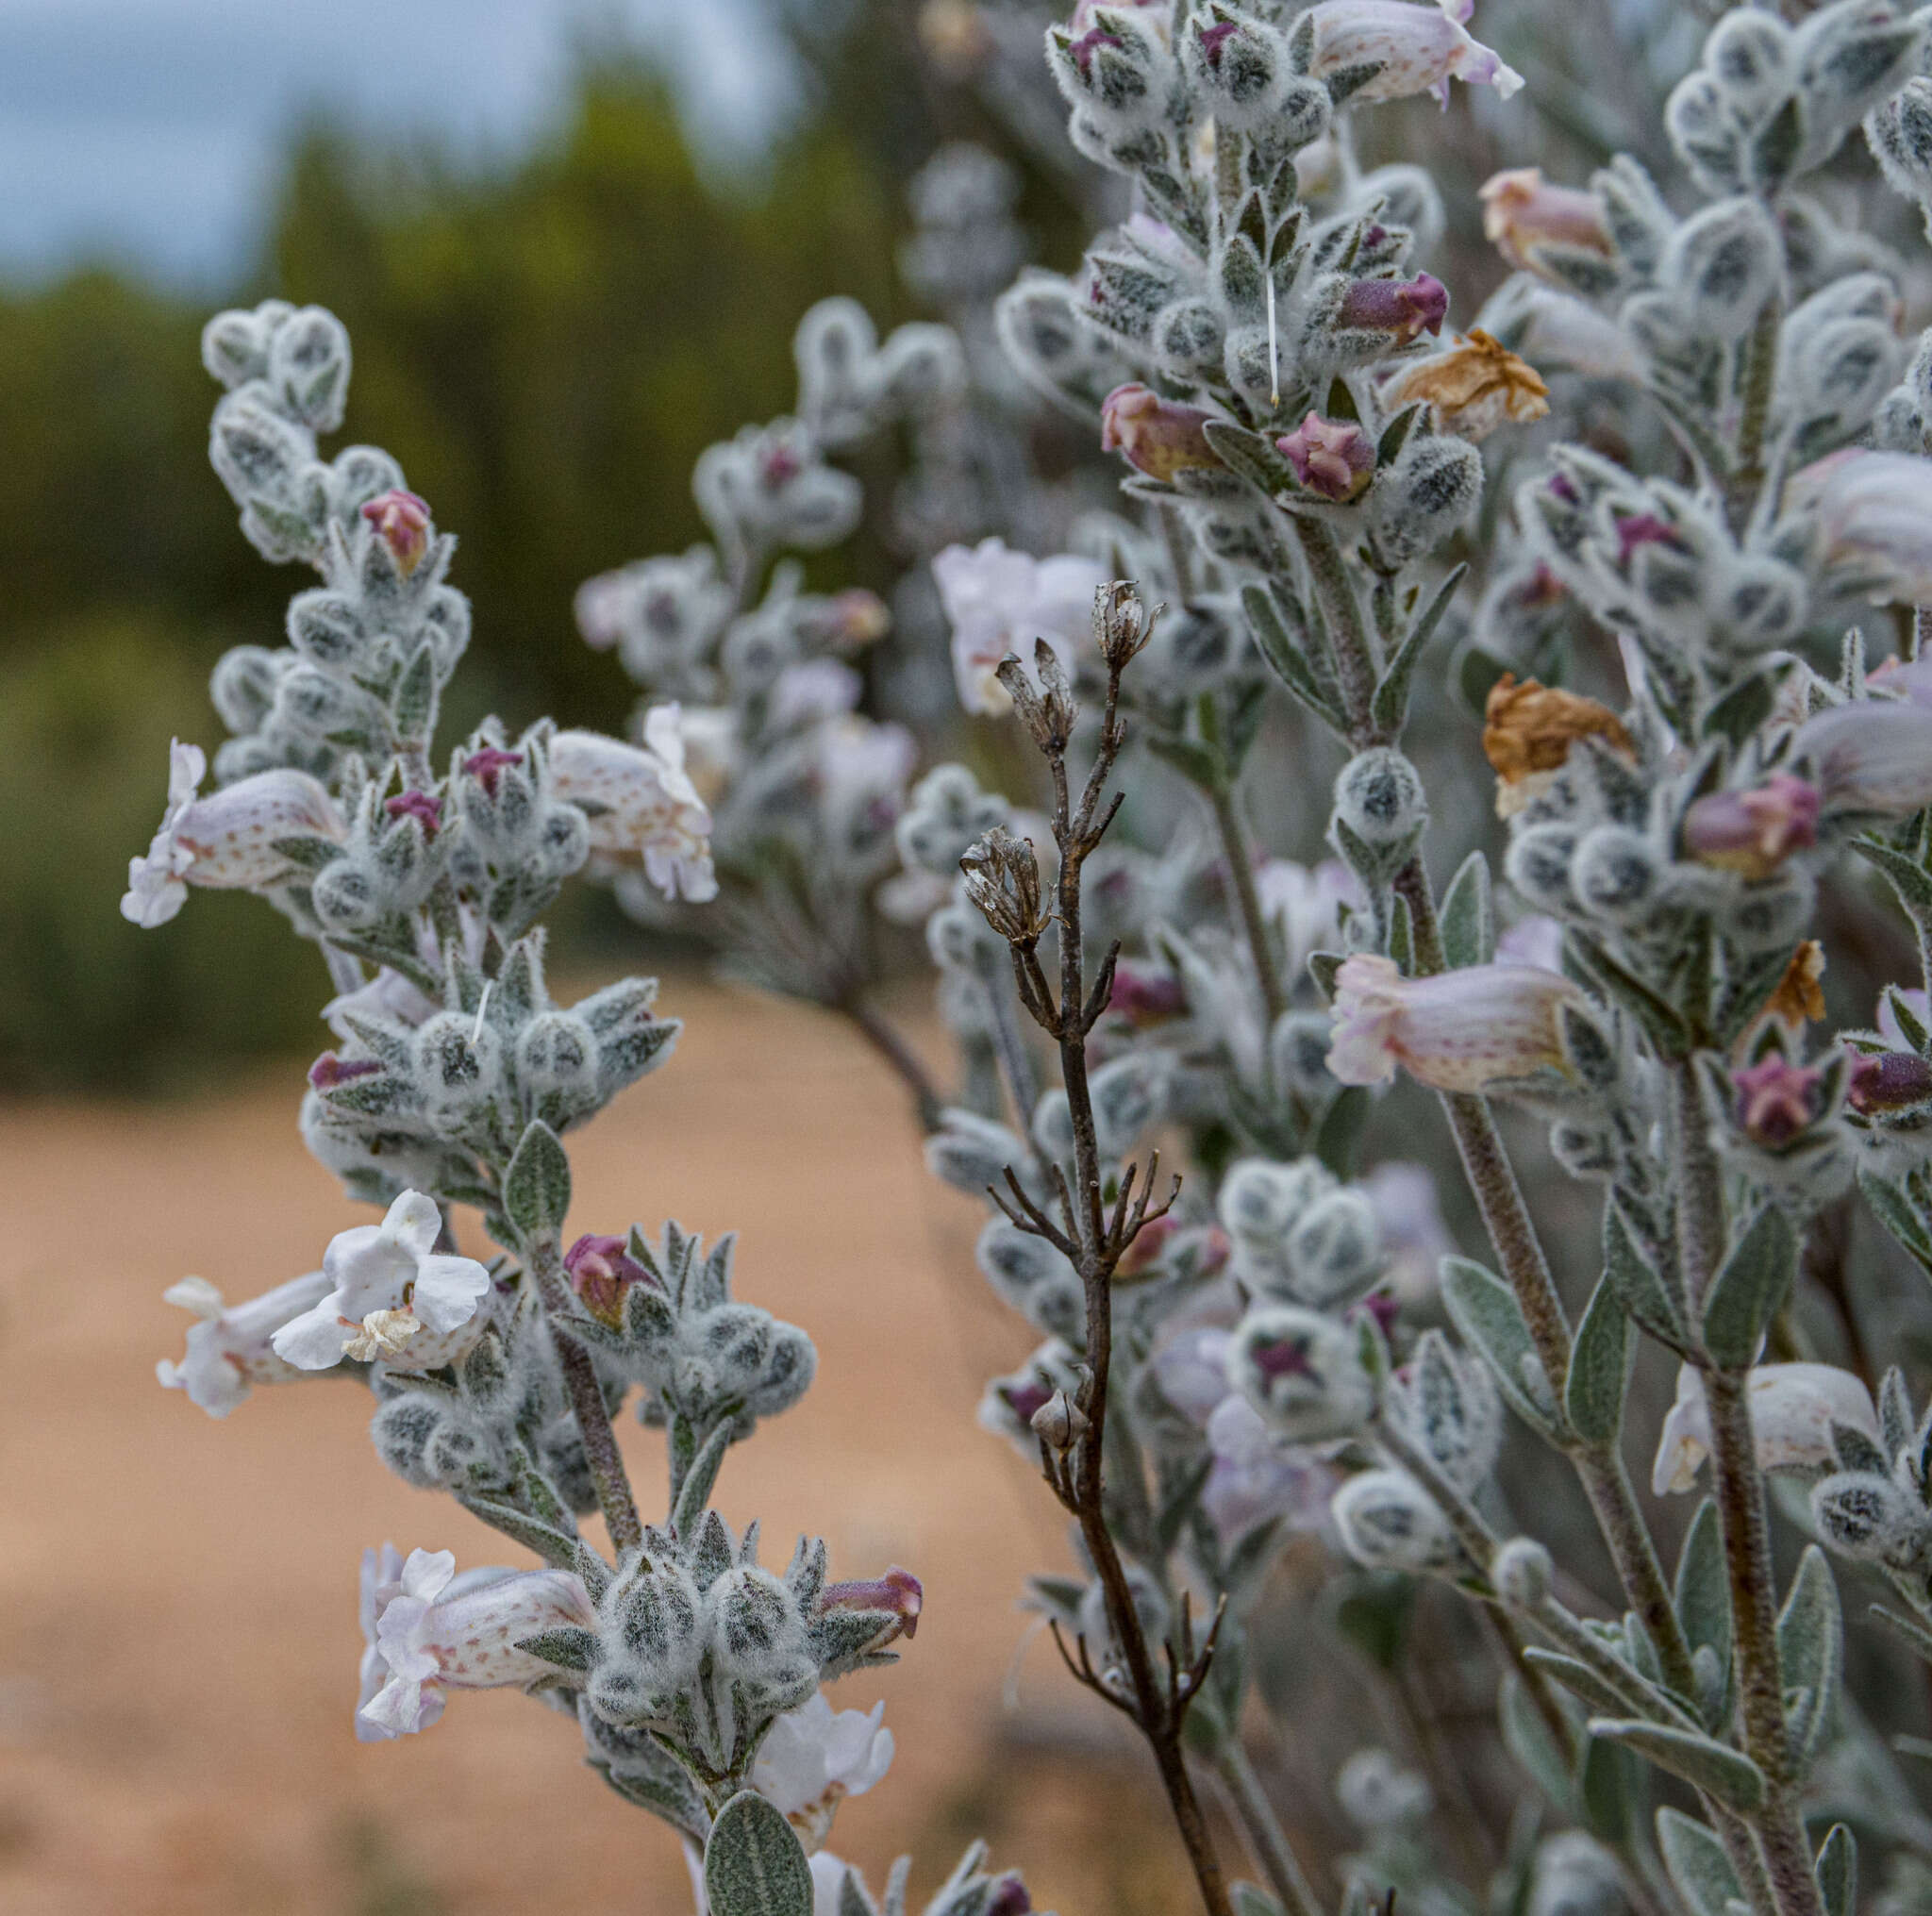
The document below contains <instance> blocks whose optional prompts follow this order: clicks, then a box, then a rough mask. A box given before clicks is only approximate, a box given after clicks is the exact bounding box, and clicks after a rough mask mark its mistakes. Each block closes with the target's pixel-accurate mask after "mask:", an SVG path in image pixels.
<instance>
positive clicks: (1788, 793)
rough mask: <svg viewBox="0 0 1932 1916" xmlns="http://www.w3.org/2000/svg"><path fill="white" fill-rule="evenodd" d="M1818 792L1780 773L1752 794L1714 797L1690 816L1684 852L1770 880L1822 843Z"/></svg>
mask: <svg viewBox="0 0 1932 1916" xmlns="http://www.w3.org/2000/svg"><path fill="white" fill-rule="evenodd" d="M1819 803H1820V800H1819V793H1818V789H1817V787H1816V786H1813V785H1807V783H1806V782H1805V780H1804V779H1802V778H1794V777H1793V776H1792V775H1791V774H1790V773H1789V772H1774V773H1773V774H1772V775H1771V776H1770V777H1769V778H1768V779H1766V780H1765V782H1764V783H1763V784H1762V785H1760V786H1757V788H1756V789H1755V790H1753V791H1712V792H1709V793H1707V795H1706V796H1704V797H1703V798H1700V799H1698V800H1697V802H1696V803H1695V804H1694V805H1692V806H1691V808H1690V810H1689V811H1687V812H1686V813H1685V814H1684V849H1685V850H1686V851H1687V852H1689V853H1690V854H1691V857H1692V858H1695V859H1696V860H1697V861H1698V862H1699V863H1700V864H1705V865H1716V866H1719V867H1721V868H1722V869H1724V870H1726V871H1732V872H1741V873H1742V874H1743V875H1744V876H1745V877H1747V878H1768V877H1770V876H1771V875H1772V874H1773V873H1774V871H1776V870H1777V868H1778V867H1779V866H1780V865H1781V864H1783V863H1784V861H1785V860H1786V859H1787V858H1790V856H1791V854H1792V853H1793V852H1801V851H1807V850H1809V849H1810V847H1811V846H1813V845H1815V844H1816V843H1817V842H1818V810H1819Z"/></svg>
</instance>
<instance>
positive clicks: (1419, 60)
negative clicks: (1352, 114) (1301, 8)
mask: <svg viewBox="0 0 1932 1916" xmlns="http://www.w3.org/2000/svg"><path fill="white" fill-rule="evenodd" d="M1473 10H1474V0H1443V4H1442V5H1441V7H1440V8H1436V7H1426V6H1416V5H1414V4H1412V0H1322V4H1321V5H1320V6H1318V7H1311V8H1309V9H1308V11H1307V13H1305V14H1303V15H1302V16H1301V20H1300V21H1298V22H1297V23H1296V25H1297V26H1298V27H1299V26H1301V25H1303V24H1304V23H1307V22H1312V23H1313V28H1314V36H1315V40H1314V48H1313V52H1312V55H1311V58H1310V60H1309V65H1308V72H1309V74H1310V75H1311V76H1312V77H1314V78H1316V79H1321V78H1323V77H1324V76H1325V75H1329V74H1334V73H1341V72H1344V71H1346V70H1348V69H1350V68H1353V67H1362V66H1375V67H1379V68H1380V69H1381V71H1380V72H1379V73H1377V74H1376V75H1375V76H1374V78H1373V79H1372V80H1370V81H1369V82H1368V83H1367V84H1366V85H1365V86H1362V87H1360V88H1358V89H1357V91H1356V92H1353V93H1351V94H1350V95H1349V98H1350V99H1351V100H1352V101H1354V100H1363V101H1367V100H1400V99H1406V98H1407V96H1408V95H1409V94H1411V93H1433V94H1435V96H1436V98H1437V100H1438V101H1440V102H1441V105H1443V106H1445V107H1446V106H1447V105H1448V104H1449V82H1450V81H1451V80H1452V79H1458V80H1461V81H1462V82H1463V83H1464V84H1465V85H1466V86H1472V87H1476V86H1489V87H1494V88H1495V90H1496V92H1497V93H1498V94H1499V95H1500V96H1501V97H1502V98H1503V99H1506V100H1507V98H1508V97H1509V96H1510V94H1512V93H1513V92H1516V90H1517V89H1518V88H1519V87H1521V86H1522V84H1523V75H1521V74H1519V73H1517V72H1516V71H1515V70H1514V69H1513V68H1511V67H1507V66H1505V65H1504V64H1503V61H1502V59H1501V58H1499V57H1498V56H1497V55H1496V54H1495V53H1494V52H1492V51H1491V49H1490V48H1489V47H1487V46H1484V45H1483V44H1482V43H1481V42H1479V41H1476V40H1473V39H1471V38H1470V34H1469V29H1468V28H1467V27H1466V26H1465V25H1463V23H1464V22H1465V21H1466V20H1467V19H1468V18H1469V16H1470V14H1471V12H1472V11H1473Z"/></svg>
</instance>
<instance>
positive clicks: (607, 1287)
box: [563, 1232, 659, 1330]
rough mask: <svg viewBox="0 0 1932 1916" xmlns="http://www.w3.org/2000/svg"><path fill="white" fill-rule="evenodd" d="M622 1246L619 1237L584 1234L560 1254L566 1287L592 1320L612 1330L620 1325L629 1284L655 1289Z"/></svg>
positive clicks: (652, 1281) (651, 1279)
mask: <svg viewBox="0 0 1932 1916" xmlns="http://www.w3.org/2000/svg"><path fill="white" fill-rule="evenodd" d="M563 1268H564V1271H565V1273H566V1274H567V1275H569V1277H570V1288H571V1289H572V1290H573V1291H575V1292H576V1294H577V1297H578V1299H579V1301H580V1302H581V1303H582V1305H583V1307H584V1308H585V1309H586V1310H588V1311H589V1312H590V1313H591V1316H592V1317H594V1318H596V1319H597V1320H598V1321H599V1322H600V1323H603V1324H608V1325H610V1327H611V1328H612V1329H613V1330H615V1329H616V1328H617V1327H618V1326H619V1325H622V1324H623V1322H624V1298H625V1292H626V1291H628V1290H629V1289H630V1287H631V1286H632V1285H633V1284H649V1285H651V1286H652V1288H653V1289H658V1288H659V1287H658V1285H657V1282H656V1280H655V1279H654V1278H653V1277H652V1275H651V1274H650V1273H649V1272H648V1271H646V1270H645V1269H644V1267H643V1266H642V1265H641V1264H640V1263H639V1262H638V1260H637V1259H636V1258H633V1257H632V1256H631V1255H630V1254H629V1252H628V1251H626V1250H625V1240H624V1239H623V1238H609V1237H596V1236H593V1235H591V1234H590V1233H588V1232H587V1233H586V1234H585V1235H584V1236H583V1237H581V1238H579V1239H578V1240H577V1241H576V1242H575V1243H574V1244H573V1245H572V1246H571V1247H570V1249H569V1250H568V1251H566V1252H565V1253H564V1254H563Z"/></svg>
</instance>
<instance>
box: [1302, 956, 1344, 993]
mask: <svg viewBox="0 0 1932 1916" xmlns="http://www.w3.org/2000/svg"><path fill="white" fill-rule="evenodd" d="M1346 962H1347V960H1346V959H1345V958H1343V957H1342V955H1341V953H1340V952H1339V951H1314V952H1310V953H1309V954H1308V976H1309V977H1311V978H1312V979H1314V981H1315V989H1316V991H1320V992H1321V994H1322V996H1323V997H1324V999H1325V1000H1326V1001H1327V1002H1328V1003H1329V1004H1331V1005H1332V1004H1333V1003H1334V1002H1335V975H1336V973H1337V972H1339V971H1340V970H1341V967H1342V966H1343V965H1344V964H1345V963H1346Z"/></svg>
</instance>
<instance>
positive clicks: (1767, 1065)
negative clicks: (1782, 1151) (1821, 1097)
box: [1731, 1052, 1820, 1147]
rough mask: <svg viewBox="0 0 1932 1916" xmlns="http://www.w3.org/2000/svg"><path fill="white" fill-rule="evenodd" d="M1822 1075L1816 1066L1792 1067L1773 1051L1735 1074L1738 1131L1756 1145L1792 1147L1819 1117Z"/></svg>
mask: <svg viewBox="0 0 1932 1916" xmlns="http://www.w3.org/2000/svg"><path fill="white" fill-rule="evenodd" d="M1819 1076H1820V1074H1819V1072H1818V1070H1817V1068H1816V1067H1815V1066H1812V1065H1807V1064H1793V1063H1792V1062H1791V1061H1790V1058H1781V1057H1780V1056H1779V1055H1778V1054H1777V1053H1776V1052H1772V1053H1770V1054H1769V1055H1768V1056H1767V1057H1766V1058H1763V1059H1762V1060H1761V1061H1760V1062H1758V1063H1757V1064H1754V1065H1750V1066H1748V1067H1746V1069H1744V1070H1743V1071H1734V1072H1733V1073H1732V1074H1731V1087H1732V1089H1733V1090H1734V1091H1736V1092H1737V1094H1738V1102H1737V1106H1736V1116H1737V1121H1738V1128H1739V1130H1740V1131H1742V1132H1743V1134H1744V1135H1745V1136H1746V1137H1747V1138H1749V1139H1750V1140H1751V1141H1752V1142H1753V1143H1754V1144H1769V1145H1771V1146H1773V1147H1775V1146H1777V1145H1780V1144H1789V1143H1790V1141H1791V1140H1792V1139H1793V1138H1795V1137H1796V1136H1797V1135H1798V1133H1799V1132H1800V1131H1802V1130H1803V1129H1804V1128H1805V1127H1806V1126H1807V1125H1809V1124H1810V1123H1811V1122H1812V1120H1813V1119H1815V1118H1816V1117H1817V1115H1818V1080H1819Z"/></svg>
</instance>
